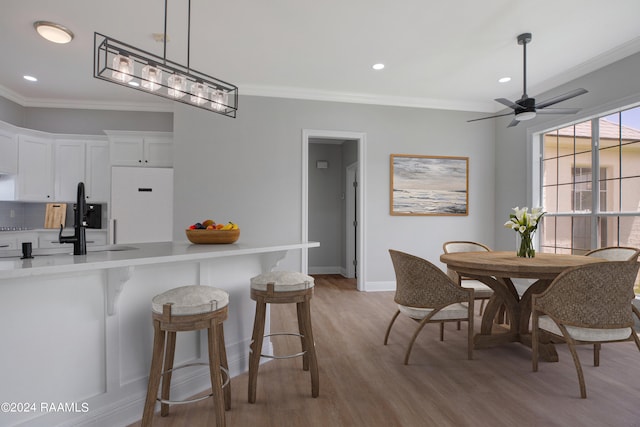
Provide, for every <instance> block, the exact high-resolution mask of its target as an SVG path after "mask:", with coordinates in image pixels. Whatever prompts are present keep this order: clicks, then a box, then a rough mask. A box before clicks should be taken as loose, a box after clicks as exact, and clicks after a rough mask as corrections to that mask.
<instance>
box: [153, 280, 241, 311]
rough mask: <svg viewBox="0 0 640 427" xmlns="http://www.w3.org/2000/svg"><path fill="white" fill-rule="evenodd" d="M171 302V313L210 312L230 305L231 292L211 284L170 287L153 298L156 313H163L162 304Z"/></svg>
mask: <svg viewBox="0 0 640 427" xmlns="http://www.w3.org/2000/svg"><path fill="white" fill-rule="evenodd" d="M167 303H171V304H172V305H171V314H172V315H174V316H187V315H190V314H202V313H210V312H212V311H216V310H219V309H221V308H223V307H226V306H227V305H229V293H228V292H227V291H225V290H222V289H218V288H213V287H211V286H182V287H179V288H174V289H169V290H168V291H166V292H163V293H161V294H159V295H156V296H155V297H153V299H152V300H151V307H152V310H153V312H154V313H162V306H163V305H164V304H167Z"/></svg>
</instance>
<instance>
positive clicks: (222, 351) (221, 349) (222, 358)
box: [218, 323, 231, 411]
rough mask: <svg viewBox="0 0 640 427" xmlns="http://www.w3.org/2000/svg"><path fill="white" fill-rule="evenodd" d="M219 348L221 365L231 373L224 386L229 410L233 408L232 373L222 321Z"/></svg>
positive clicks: (219, 328)
mask: <svg viewBox="0 0 640 427" xmlns="http://www.w3.org/2000/svg"><path fill="white" fill-rule="evenodd" d="M218 343H219V344H220V345H219V346H218V350H219V353H220V366H222V367H223V368H224V369H226V370H227V375H229V378H228V379H229V383H228V384H227V386H226V387H225V388H224V409H226V410H227V411H228V410H229V409H231V374H230V373H229V362H228V361H227V349H226V347H225V345H224V343H225V341H224V324H223V323H220V326H219V327H218ZM223 380H224V378H223Z"/></svg>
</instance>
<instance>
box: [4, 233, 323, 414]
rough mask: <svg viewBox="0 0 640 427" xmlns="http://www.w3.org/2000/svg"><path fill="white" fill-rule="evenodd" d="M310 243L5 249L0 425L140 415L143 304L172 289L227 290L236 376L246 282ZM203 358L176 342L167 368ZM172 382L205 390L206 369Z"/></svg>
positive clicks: (242, 364) (194, 338)
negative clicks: (28, 255) (23, 254)
mask: <svg viewBox="0 0 640 427" xmlns="http://www.w3.org/2000/svg"><path fill="white" fill-rule="evenodd" d="M317 246H319V244H318V243H317V242H304V243H292V244H279V245H273V244H271V245H268V244H252V243H245V242H239V243H235V244H231V245H192V244H189V243H187V242H164V243H144V244H131V245H126V246H121V245H119V246H105V247H96V248H92V249H91V251H90V252H88V253H87V254H86V255H77V256H73V255H70V254H69V251H70V247H62V248H57V249H55V250H49V251H48V252H47V251H44V250H36V249H34V251H33V254H34V258H33V259H20V257H19V254H18V253H16V252H9V251H3V252H5V253H4V254H0V321H1V324H2V325H3V332H2V336H3V345H2V352H0V402H8V403H9V405H12V406H9V407H7V408H4V407H3V411H2V412H1V413H0V425H3V426H4V425H18V424H21V423H25V422H26V423H28V424H29V425H35V426H38V425H42V426H53V425H90V424H91V425H126V424H128V423H130V422H133V421H135V420H137V419H140V417H141V415H142V406H143V402H144V398H145V393H146V385H147V376H148V373H149V372H148V371H149V365H150V362H151V347H152V337H153V328H152V323H151V298H152V297H153V296H154V295H156V294H158V293H161V292H164V291H165V290H167V289H170V288H174V287H177V286H183V285H191V284H201V285H211V286H215V287H220V288H222V289H225V290H227V291H228V292H229V294H230V304H229V318H228V319H227V320H226V321H225V323H224V328H225V341H226V346H227V354H228V359H229V368H230V371H231V374H232V376H234V375H238V374H239V373H242V372H244V371H245V370H246V369H247V366H248V365H247V360H248V351H249V341H250V337H251V329H252V326H253V314H254V303H253V301H251V299H250V298H249V278H250V277H252V276H254V275H257V274H260V273H262V272H266V271H270V270H272V269H273V268H275V267H276V266H277V264H278V263H279V262H280V261H281V260H282V259H284V258H285V256H286V255H287V253H289V252H295V251H298V252H299V251H302V250H306V249H307V248H312V247H317ZM56 252H58V253H56ZM60 252H61V253H60ZM267 324H268V323H267ZM267 333H268V332H267ZM265 344H266V346H267V347H269V346H270V343H268V342H266V343H265ZM265 351H270V349H269V348H265ZM206 359H207V354H206V336H205V334H201V333H200V332H185V333H181V334H178V346H177V348H176V364H182V363H193V362H200V361H206ZM172 386H173V387H172V393H173V395H175V397H176V398H178V399H180V398H184V397H187V396H190V395H193V394H195V393H197V392H199V391H202V390H205V389H206V388H208V387H209V374H208V370H207V368H206V367H201V366H198V367H194V368H189V369H184V370H180V371H177V372H176V373H174V378H173V380H172ZM3 405H4V403H3ZM5 409H8V410H5Z"/></svg>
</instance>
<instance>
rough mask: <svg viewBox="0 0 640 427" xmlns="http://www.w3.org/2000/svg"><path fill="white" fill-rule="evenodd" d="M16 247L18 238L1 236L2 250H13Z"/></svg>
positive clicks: (0, 246)
mask: <svg viewBox="0 0 640 427" xmlns="http://www.w3.org/2000/svg"><path fill="white" fill-rule="evenodd" d="M15 248H16V239H15V238H10V237H4V236H0V250H3V249H6V250H11V249H15Z"/></svg>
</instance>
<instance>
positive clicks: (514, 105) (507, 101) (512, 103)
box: [494, 98, 520, 110]
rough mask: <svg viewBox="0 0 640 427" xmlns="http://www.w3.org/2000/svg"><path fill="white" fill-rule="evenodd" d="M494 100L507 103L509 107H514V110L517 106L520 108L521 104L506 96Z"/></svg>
mask: <svg viewBox="0 0 640 427" xmlns="http://www.w3.org/2000/svg"><path fill="white" fill-rule="evenodd" d="M494 101H496V102H499V103H500V104H503V105H506V106H507V107H509V108H513V109H514V110H515V109H516V108H520V106H519V105H518V104H516V103H515V102H512V101H509V100H508V99H506V98H496V99H495V100H494Z"/></svg>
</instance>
